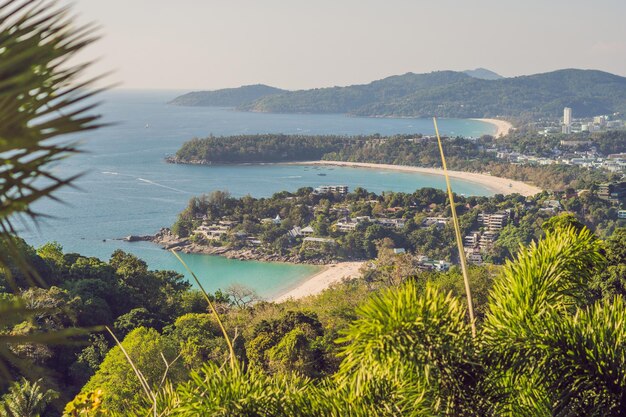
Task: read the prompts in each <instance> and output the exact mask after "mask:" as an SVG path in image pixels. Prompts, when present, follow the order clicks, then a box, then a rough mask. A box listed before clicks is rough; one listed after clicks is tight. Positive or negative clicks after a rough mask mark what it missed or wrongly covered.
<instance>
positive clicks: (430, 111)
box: [174, 69, 626, 118]
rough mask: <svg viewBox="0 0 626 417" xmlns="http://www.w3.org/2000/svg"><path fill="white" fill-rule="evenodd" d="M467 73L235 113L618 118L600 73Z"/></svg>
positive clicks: (395, 80)
mask: <svg viewBox="0 0 626 417" xmlns="http://www.w3.org/2000/svg"><path fill="white" fill-rule="evenodd" d="M471 73H472V74H471V75H468V74H467V72H455V71H438V72H431V73H428V74H413V73H407V74H404V75H397V76H392V77H388V78H384V79H382V80H378V81H373V82H371V83H369V84H363V85H353V86H348V87H329V88H318V89H312V90H300V91H283V92H280V93H279V94H271V95H265V96H264V97H262V98H258V99H251V100H249V101H247V102H245V101H244V100H242V101H241V102H240V103H239V105H236V106H237V107H238V108H239V109H240V110H248V111H259V112H275V113H346V114H351V115H356V116H367V117H430V116H433V115H436V116H440V117H461V118H468V117H495V116H520V115H527V116H534V117H559V116H560V114H561V112H562V111H563V107H571V108H572V109H573V112H574V115H576V116H577V117H581V116H594V115H599V114H611V113H614V112H621V113H626V78H624V77H620V76H617V75H613V74H609V73H606V72H602V71H595V70H578V69H564V70H558V71H553V72H549V73H544V74H536V75H528V76H521V77H513V78H500V79H491V80H489V79H483V78H486V77H485V73H482V72H481V73H478V74H477V73H475V71H473V72H471ZM481 74H482V76H480V77H478V76H479V75H481ZM487 75H488V74H487ZM496 75H497V74H496ZM477 77H478V78H477ZM242 88H247V87H242ZM220 91H226V90H220ZM235 91H237V90H236V89H235ZM217 93H219V91H218V92H212V93H204V94H217ZM195 94H201V93H195ZM233 94H234V92H233ZM187 96H188V95H187ZM184 97H186V96H182V97H179V98H178V99H176V100H175V101H174V102H175V103H177V104H183V103H184V104H187V105H216V104H207V103H210V102H209V101H207V102H203V103H200V102H198V103H194V102H193V101H192V100H191V99H186V100H184V101H182V98H184ZM221 105H225V104H223V102H222V104H221ZM233 105H234V104H233Z"/></svg>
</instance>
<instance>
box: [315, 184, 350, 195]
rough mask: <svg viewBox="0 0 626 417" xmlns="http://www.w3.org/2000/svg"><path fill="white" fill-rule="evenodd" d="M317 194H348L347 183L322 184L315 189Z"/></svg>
mask: <svg viewBox="0 0 626 417" xmlns="http://www.w3.org/2000/svg"><path fill="white" fill-rule="evenodd" d="M314 192H315V194H331V193H332V194H341V195H346V194H348V186H347V185H320V186H319V187H316V188H315V190H314Z"/></svg>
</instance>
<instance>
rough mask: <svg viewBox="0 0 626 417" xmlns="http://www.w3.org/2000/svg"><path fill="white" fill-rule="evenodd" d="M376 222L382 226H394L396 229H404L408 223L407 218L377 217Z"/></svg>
mask: <svg viewBox="0 0 626 417" xmlns="http://www.w3.org/2000/svg"><path fill="white" fill-rule="evenodd" d="M374 222H375V223H378V224H380V225H381V226H385V227H393V228H396V229H402V228H404V225H405V224H406V220H405V219H375V220H374Z"/></svg>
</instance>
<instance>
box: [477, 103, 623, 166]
mask: <svg viewBox="0 0 626 417" xmlns="http://www.w3.org/2000/svg"><path fill="white" fill-rule="evenodd" d="M620 117H621V115H620V114H619V113H614V114H611V115H601V116H594V117H591V118H574V117H573V112H572V109H571V108H569V107H565V108H564V109H563V118H562V119H561V120H555V119H542V120H538V121H534V122H530V123H528V124H527V125H526V126H527V128H528V129H530V130H531V131H533V132H535V134H536V135H538V136H539V137H543V138H546V139H554V138H557V139H558V141H557V142H555V143H554V145H555V146H553V147H551V148H548V149H545V150H543V151H538V150H537V149H534V150H533V152H532V153H529V152H526V153H525V152H518V151H513V150H511V149H509V148H508V147H507V146H494V147H492V148H489V149H486V151H487V152H492V153H494V154H495V155H496V157H497V158H498V159H499V160H503V161H506V162H509V163H512V164H520V165H574V166H580V167H584V168H588V169H603V170H606V171H609V172H614V173H622V174H624V173H626V153H624V152H615V153H608V152H607V153H603V152H602V151H600V150H599V149H598V146H597V144H596V143H595V142H594V141H593V140H592V139H593V138H592V136H591V134H596V135H598V134H609V135H610V134H611V133H613V134H614V135H615V136H616V137H617V135H621V139H618V140H621V141H622V143H624V142H625V141H626V122H625V121H624V120H622V119H621V118H620Z"/></svg>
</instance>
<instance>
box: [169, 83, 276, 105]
mask: <svg viewBox="0 0 626 417" xmlns="http://www.w3.org/2000/svg"><path fill="white" fill-rule="evenodd" d="M285 91H286V90H281V89H280V88H275V87H270V86H268V85H263V84H256V85H246V86H243V87H239V88H224V89H221V90H215V91H193V92H191V93H187V94H183V95H182V96H179V97H176V98H175V99H174V100H172V101H171V102H170V104H176V105H179V106H207V107H208V106H214V107H239V106H241V105H244V104H246V103H250V102H252V101H255V100H259V99H262V98H264V97H267V96H271V95H273V94H279V93H284V92H285Z"/></svg>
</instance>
